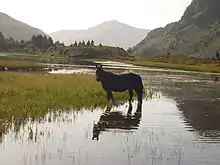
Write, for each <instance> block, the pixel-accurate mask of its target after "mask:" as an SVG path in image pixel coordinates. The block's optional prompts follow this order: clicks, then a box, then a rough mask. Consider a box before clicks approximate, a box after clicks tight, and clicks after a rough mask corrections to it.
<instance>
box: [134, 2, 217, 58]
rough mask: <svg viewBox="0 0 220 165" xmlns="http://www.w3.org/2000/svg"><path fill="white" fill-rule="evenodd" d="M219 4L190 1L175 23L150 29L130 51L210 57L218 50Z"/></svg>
mask: <svg viewBox="0 0 220 165" xmlns="http://www.w3.org/2000/svg"><path fill="white" fill-rule="evenodd" d="M219 7H220V0H193V1H192V3H191V4H190V5H189V6H188V8H187V9H186V10H185V12H184V14H183V16H182V18H181V19H180V20H179V21H178V22H174V23H170V24H168V25H167V26H165V27H164V28H157V29H154V30H152V31H151V32H149V33H148V35H147V37H146V38H145V39H144V40H142V41H141V42H140V43H139V44H137V45H136V46H135V48H134V49H133V53H135V54H137V55H140V56H159V55H165V54H174V55H180V54H182V55H186V56H194V57H200V58H212V57H213V56H214V55H215V53H216V51H217V50H219V49H220V10H219Z"/></svg>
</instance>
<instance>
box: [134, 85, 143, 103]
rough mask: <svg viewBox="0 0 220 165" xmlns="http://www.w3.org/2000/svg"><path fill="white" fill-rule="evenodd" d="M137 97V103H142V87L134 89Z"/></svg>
mask: <svg viewBox="0 0 220 165" xmlns="http://www.w3.org/2000/svg"><path fill="white" fill-rule="evenodd" d="M135 92H136V93H137V97H138V104H139V105H142V97H143V89H135Z"/></svg>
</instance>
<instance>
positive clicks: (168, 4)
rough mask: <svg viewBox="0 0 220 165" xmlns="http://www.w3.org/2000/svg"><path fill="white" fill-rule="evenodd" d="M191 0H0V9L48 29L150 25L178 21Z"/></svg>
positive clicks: (139, 26)
mask: <svg viewBox="0 0 220 165" xmlns="http://www.w3.org/2000/svg"><path fill="white" fill-rule="evenodd" d="M191 1H192V0H1V3H0V11H1V12H4V13H7V14H9V15H10V16H12V17H14V18H15V19H18V20H20V21H22V22H25V23H27V24H29V25H32V26H34V27H37V28H40V29H42V30H43V31H44V32H46V33H51V32H54V31H57V30H62V29H75V30H78V29H87V28H89V27H91V26H94V25H97V24H99V23H102V22H104V21H109V20H117V21H119V22H122V23H126V24H129V25H131V26H134V27H138V28H145V29H151V30H152V29H154V28H157V27H163V26H165V25H166V24H167V23H170V22H173V21H178V20H179V19H180V18H181V16H182V14H183V12H184V10H185V9H186V7H187V6H188V5H189V4H190V3H191Z"/></svg>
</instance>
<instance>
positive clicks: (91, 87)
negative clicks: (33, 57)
mask: <svg viewBox="0 0 220 165" xmlns="http://www.w3.org/2000/svg"><path fill="white" fill-rule="evenodd" d="M114 96H115V98H116V99H117V100H121V101H123V100H127V99H128V97H129V95H128V93H127V92H123V93H114ZM106 104H107V99H106V93H105V91H104V90H103V88H102V86H101V84H100V83H98V82H96V80H95V77H94V76H91V75H76V74H74V75H55V74H54V75H52V74H44V73H18V72H15V73H11V72H2V73H0V119H8V120H11V119H12V117H14V119H15V120H16V119H22V118H29V117H31V118H38V117H43V116H44V115H45V114H47V113H48V112H49V111H53V110H54V111H56V110H71V109H81V108H84V107H85V108H93V107H98V106H105V105H106Z"/></svg>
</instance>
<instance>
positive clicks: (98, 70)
mask: <svg viewBox="0 0 220 165" xmlns="http://www.w3.org/2000/svg"><path fill="white" fill-rule="evenodd" d="M101 73H102V64H99V65H97V64H96V81H98V82H100V81H101Z"/></svg>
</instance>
